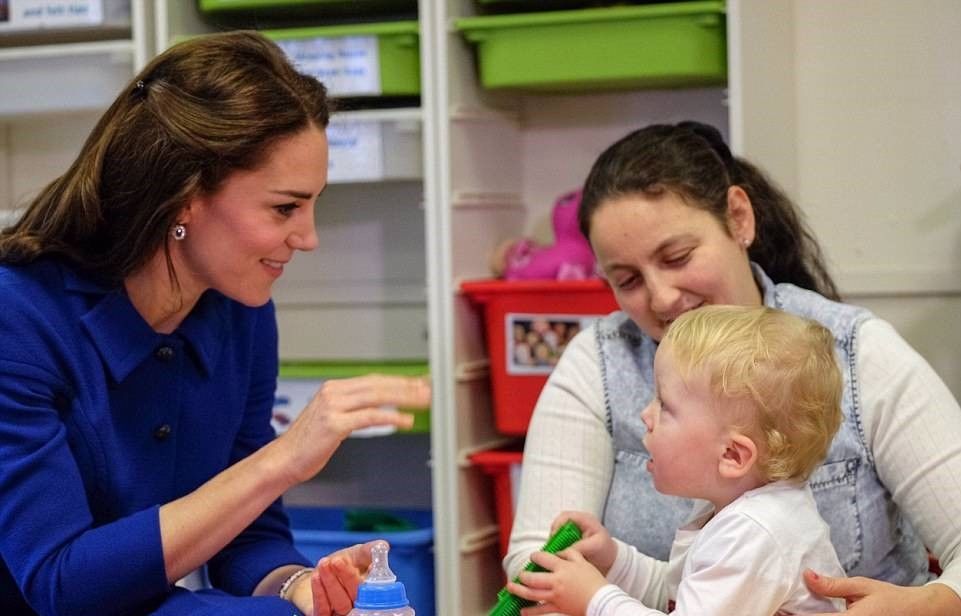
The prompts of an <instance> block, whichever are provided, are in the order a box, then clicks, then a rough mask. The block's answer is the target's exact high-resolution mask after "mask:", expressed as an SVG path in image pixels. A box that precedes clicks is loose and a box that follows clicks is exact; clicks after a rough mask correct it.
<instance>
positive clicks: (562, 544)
mask: <svg viewBox="0 0 961 616" xmlns="http://www.w3.org/2000/svg"><path fill="white" fill-rule="evenodd" d="M580 539H581V529H579V528H578V527H577V525H576V524H574V523H573V522H571V521H567V522H565V523H564V525H563V526H561V527H560V528H558V529H557V532H555V533H554V534H553V535H551V538H550V539H548V540H547V543H545V544H544V547H543V548H541V550H542V551H544V552H548V553H550V554H556V553H557V552H560V551H561V550H566V549H567V548H569V547H571V546H572V545H574V543H576V542H577V541H580ZM524 571H544V569H543V568H542V567H539V566H537V565H535V564H534V563H532V562H528V563H527V565H526V566H525V567H524ZM514 581H515V582H517V581H518V578H514ZM529 605H534V603H533V602H532V601H528V600H527V599H521V598H520V597H518V596H517V595H512V594H511V593H509V592H507V587H506V586H505V587H504V588H502V589H500V590H499V591H498V592H497V604H496V605H494V607H493V608H491V611H490V612H488V614H487V616H520V613H521V608H522V607H527V606H529Z"/></svg>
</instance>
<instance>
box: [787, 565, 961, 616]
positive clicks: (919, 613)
mask: <svg viewBox="0 0 961 616" xmlns="http://www.w3.org/2000/svg"><path fill="white" fill-rule="evenodd" d="M804 582H805V583H806V584H807V586H808V588H809V589H810V590H811V592H813V593H816V594H819V595H823V596H825V597H836V598H840V599H844V600H845V601H846V602H847V606H848V611H847V613H848V614H851V615H852V616H904V615H905V614H911V615H912V616H950V615H952V614H961V598H959V597H958V595H957V594H955V592H954V591H953V590H951V589H950V588H949V587H947V586H945V585H944V584H928V585H926V586H896V585H894V584H889V583H888V582H881V581H879V580H872V579H871V578H865V577H853V578H835V577H830V576H826V575H818V574H817V573H815V572H814V571H811V570H810V569H808V570H806V571H805V572H804ZM810 616H830V615H829V614H811V615H810Z"/></svg>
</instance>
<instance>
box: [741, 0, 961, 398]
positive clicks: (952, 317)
mask: <svg viewBox="0 0 961 616" xmlns="http://www.w3.org/2000/svg"><path fill="white" fill-rule="evenodd" d="M731 10H733V11H734V12H735V13H737V14H740V16H741V18H740V19H739V20H738V24H739V27H740V28H741V29H742V31H741V32H739V37H740V43H739V44H740V45H741V47H739V48H738V47H737V43H736V45H735V47H736V48H735V50H734V52H735V53H739V54H741V55H742V56H743V57H744V62H743V70H744V72H745V74H743V75H734V76H733V77H734V79H735V80H737V82H738V83H743V84H746V87H742V88H741V91H740V92H739V96H743V97H744V98H745V101H744V105H743V108H742V111H741V115H740V116H737V117H732V133H733V135H732V139H733V141H734V143H735V145H736V146H737V149H738V151H739V152H740V153H742V154H744V155H746V156H747V157H749V158H751V159H753V160H755V161H756V162H758V163H760V164H761V166H763V167H765V168H766V169H767V170H768V171H769V172H771V174H772V175H773V176H774V177H775V178H776V179H778V180H779V181H781V183H782V184H783V185H784V186H785V187H786V188H787V189H788V190H789V192H790V193H791V195H792V196H793V197H794V198H795V199H796V200H797V202H798V203H799V204H800V205H801V206H802V208H803V209H804V210H805V211H806V214H807V217H808V220H809V222H810V224H811V226H812V227H813V228H814V231H815V233H816V235H817V236H818V238H819V239H820V240H821V244H822V246H823V248H824V249H825V251H826V253H827V256H828V259H829V261H830V264H831V267H832V272H833V273H834V274H835V276H836V279H837V281H838V282H839V283H840V286H841V290H842V293H843V294H844V296H845V298H846V299H848V300H849V301H851V302H852V303H856V304H860V305H864V306H866V307H868V308H870V309H872V310H874V311H875V312H876V313H877V314H879V315H880V316H882V317H884V318H886V319H888V320H889V321H891V322H892V323H893V324H894V325H895V327H897V328H898V330H899V331H900V332H901V334H902V335H903V336H904V337H905V338H906V339H907V340H908V341H909V342H910V343H911V344H913V345H914V346H915V347H916V348H917V349H918V350H919V351H920V352H921V354H922V355H924V356H925V357H926V358H927V359H928V361H930V362H931V364H932V365H933V366H934V368H935V370H937V371H938V373H939V374H940V375H941V376H942V378H944V380H945V381H946V382H947V384H948V386H949V387H950V388H951V390H952V391H953V392H954V394H955V396H958V397H961V69H959V64H958V58H961V2H957V0H922V1H919V2H903V1H902V0H872V1H871V2H827V1H820V0H792V1H790V2H778V3H771V2H768V0H732V2H731ZM759 75H760V76H763V77H764V79H763V80H761V81H760V82H759V80H758V79H757V77H758V76H759ZM765 80H766V81H767V85H768V89H767V92H769V94H766V93H765Z"/></svg>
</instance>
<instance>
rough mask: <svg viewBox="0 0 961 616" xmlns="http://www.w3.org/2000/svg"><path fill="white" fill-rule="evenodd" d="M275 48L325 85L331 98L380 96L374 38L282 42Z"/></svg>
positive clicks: (376, 47) (375, 40) (378, 62)
mask: <svg viewBox="0 0 961 616" xmlns="http://www.w3.org/2000/svg"><path fill="white" fill-rule="evenodd" d="M277 44H278V45H280V47H281V48H282V49H283V50H284V51H285V52H286V53H287V55H288V56H289V57H290V59H291V60H292V61H293V63H294V65H295V66H296V67H297V68H298V70H300V71H302V72H304V73H307V74H308V75H313V76H314V77H316V78H317V79H319V80H321V81H322V82H324V85H325V86H327V91H328V93H330V94H331V95H332V96H359V95H378V94H380V92H381V87H380V57H379V55H378V43H377V37H376V36H338V37H317V38H308V39H287V40H283V39H282V40H278V41H277Z"/></svg>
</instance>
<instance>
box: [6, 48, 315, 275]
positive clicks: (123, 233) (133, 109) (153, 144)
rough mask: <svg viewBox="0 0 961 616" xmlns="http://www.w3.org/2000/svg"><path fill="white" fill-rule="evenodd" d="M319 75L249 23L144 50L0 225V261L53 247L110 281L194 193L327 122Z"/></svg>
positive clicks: (149, 248) (30, 257)
mask: <svg viewBox="0 0 961 616" xmlns="http://www.w3.org/2000/svg"><path fill="white" fill-rule="evenodd" d="M329 116H330V104H329V102H328V99H327V91H326V89H325V88H324V86H323V84H321V83H320V82H319V81H317V80H316V79H315V78H313V77H310V76H307V75H303V74H301V73H299V72H297V71H296V70H295V69H294V68H293V67H292V66H291V64H290V62H289V61H288V59H287V57H286V56H285V55H284V52H283V51H282V50H281V49H280V48H279V47H278V46H277V45H276V44H275V43H273V42H272V41H270V40H269V39H267V38H265V37H264V36H262V35H260V34H258V33H256V32H247V31H235V32H227V33H221V34H212V35H207V36H201V37H197V38H193V39H189V40H187V41H184V42H182V43H179V44H177V45H174V46H173V47H171V48H170V49H168V50H166V51H165V52H163V53H161V54H160V55H158V56H157V57H156V58H154V59H153V60H152V61H151V62H150V63H149V64H148V65H147V66H146V67H145V68H144V69H143V70H142V71H140V74H138V75H137V76H136V77H134V79H133V80H132V81H131V82H130V84H128V85H127V87H126V88H124V90H123V91H122V92H121V93H120V95H119V96H118V97H117V99H116V100H115V101H114V102H113V104H111V106H110V108H109V109H107V111H106V112H105V113H104V114H103V116H102V117H101V118H100V120H99V121H98V122H97V125H96V127H95V128H94V129H93V131H92V132H91V134H90V135H89V137H88V138H87V140H86V142H85V143H84V145H83V148H82V149H81V151H80V154H79V155H78V156H77V159H76V160H75V161H74V162H73V164H72V165H71V166H70V168H69V169H68V170H67V172H66V173H64V174H63V175H62V176H60V177H58V178H57V179H55V180H54V181H53V182H51V183H50V184H49V185H47V186H46V187H45V188H43V190H42V191H41V192H40V194H39V195H38V196H37V197H36V198H35V199H34V200H33V201H32V202H31V203H30V204H29V205H28V207H27V208H26V211H25V213H24V215H23V216H22V217H21V218H20V220H19V221H18V222H16V223H15V224H14V225H12V226H10V227H8V228H7V229H4V230H3V232H2V233H0V262H3V263H13V264H16V263H28V262H31V261H34V260H36V259H38V258H40V257H44V256H47V255H58V256H62V257H65V258H67V259H69V260H70V261H72V262H74V263H75V264H76V265H77V266H78V267H79V268H80V269H82V270H84V271H86V272H88V273H89V274H91V275H93V276H95V277H97V278H98V279H101V280H102V281H104V282H107V283H113V284H119V283H120V282H121V281H122V280H123V279H124V278H125V277H127V276H128V275H129V274H130V273H132V272H134V271H136V270H137V269H138V268H139V267H141V266H142V265H143V264H144V263H146V261H147V260H148V259H149V258H150V257H151V256H152V255H154V254H156V251H157V250H160V249H163V250H164V251H165V253H166V254H167V267H168V271H169V272H170V274H171V278H172V280H174V281H175V282H176V275H175V272H174V271H173V265H172V262H171V259H170V253H169V245H168V242H169V241H170V233H169V232H170V229H171V227H172V226H173V225H174V224H175V223H176V220H177V217H178V216H179V214H180V212H181V211H182V210H183V208H184V207H185V206H186V205H187V204H188V203H189V201H190V200H191V198H192V197H194V196H195V195H198V194H210V193H213V192H216V191H217V190H218V188H220V186H221V185H222V184H223V182H224V181H225V179H226V178H227V177H228V176H229V175H230V174H231V173H232V172H234V171H237V170H249V169H255V168H257V167H258V166H259V165H261V164H262V163H263V162H264V157H265V154H266V152H267V150H268V149H269V148H270V146H271V145H272V144H273V143H274V142H276V141H278V140H280V139H282V138H284V137H287V136H290V135H292V134H295V133H297V132H299V131H301V130H303V129H305V128H307V127H309V126H311V125H313V126H316V127H318V128H325V127H326V126H327V124H328V121H329Z"/></svg>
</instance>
